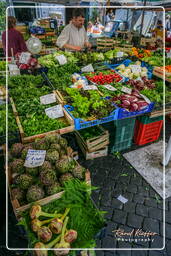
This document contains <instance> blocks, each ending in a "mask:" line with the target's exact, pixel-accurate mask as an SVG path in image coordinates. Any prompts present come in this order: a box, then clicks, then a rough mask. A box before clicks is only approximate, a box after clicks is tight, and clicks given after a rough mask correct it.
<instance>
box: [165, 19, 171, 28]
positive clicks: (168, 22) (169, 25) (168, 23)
mask: <svg viewBox="0 0 171 256" xmlns="http://www.w3.org/2000/svg"><path fill="white" fill-rule="evenodd" d="M165 25H166V31H170V30H171V23H170V15H167V16H166V22H165Z"/></svg>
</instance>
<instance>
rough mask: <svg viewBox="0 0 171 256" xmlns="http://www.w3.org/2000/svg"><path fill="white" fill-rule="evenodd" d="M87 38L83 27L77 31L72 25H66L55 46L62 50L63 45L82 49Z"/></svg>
mask: <svg viewBox="0 0 171 256" xmlns="http://www.w3.org/2000/svg"><path fill="white" fill-rule="evenodd" d="M86 42H88V37H87V34H86V30H85V28H84V27H82V28H80V29H78V28H77V27H75V26H74V25H73V24H72V23H71V24H68V25H67V26H66V27H65V28H64V29H63V31H62V32H61V34H60V36H59V37H58V39H57V42H56V44H57V46H58V47H60V48H62V47H63V46H64V45H65V44H71V45H74V46H80V47H82V48H83V47H84V44H85V43H86Z"/></svg>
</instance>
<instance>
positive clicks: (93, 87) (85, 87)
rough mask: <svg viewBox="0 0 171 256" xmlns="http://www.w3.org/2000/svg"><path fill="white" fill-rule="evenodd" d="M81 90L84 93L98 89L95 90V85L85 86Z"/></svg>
mask: <svg viewBox="0 0 171 256" xmlns="http://www.w3.org/2000/svg"><path fill="white" fill-rule="evenodd" d="M83 89H84V90H85V91H87V90H98V88H97V86H96V85H85V86H84V87H83Z"/></svg>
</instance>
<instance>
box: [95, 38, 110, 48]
mask: <svg viewBox="0 0 171 256" xmlns="http://www.w3.org/2000/svg"><path fill="white" fill-rule="evenodd" d="M113 48H114V40H113V39H111V38H98V39H97V49H113Z"/></svg>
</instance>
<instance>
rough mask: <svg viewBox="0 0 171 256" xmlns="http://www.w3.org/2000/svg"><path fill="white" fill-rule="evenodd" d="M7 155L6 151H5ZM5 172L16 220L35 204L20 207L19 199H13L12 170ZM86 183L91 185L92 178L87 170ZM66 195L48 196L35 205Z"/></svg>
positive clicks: (6, 169) (8, 169)
mask: <svg viewBox="0 0 171 256" xmlns="http://www.w3.org/2000/svg"><path fill="white" fill-rule="evenodd" d="M4 153H5V151H4ZM76 163H77V165H79V163H78V162H77V161H76ZM5 172H6V175H8V190H9V194H10V200H11V204H12V206H13V210H14V213H15V215H16V218H17V219H19V218H20V216H21V213H22V212H23V211H25V210H27V209H29V208H30V207H31V205H32V204H33V203H28V204H26V205H22V206H21V205H20V203H19V201H18V200H17V199H13V198H12V194H11V187H10V185H11V184H12V173H11V169H10V168H9V167H6V168H5ZM85 181H86V183H87V184H88V185H91V178H90V172H89V170H86V173H85ZM63 193H64V191H61V192H59V193H56V194H54V195H51V196H47V197H45V198H43V199H41V200H38V201H35V202H34V203H36V204H40V205H45V204H47V203H50V202H52V201H53V200H56V199H59V198H60V197H61V196H62V194H63Z"/></svg>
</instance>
